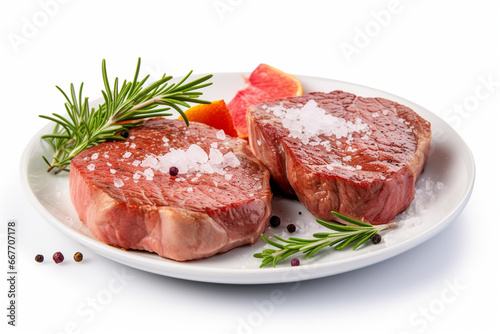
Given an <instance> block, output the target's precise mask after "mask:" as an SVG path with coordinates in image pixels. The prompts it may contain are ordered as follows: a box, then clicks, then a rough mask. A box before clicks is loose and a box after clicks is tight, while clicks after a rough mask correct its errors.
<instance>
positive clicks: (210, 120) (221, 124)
mask: <svg viewBox="0 0 500 334" xmlns="http://www.w3.org/2000/svg"><path fill="white" fill-rule="evenodd" d="M184 114H186V117H187V119H188V120H189V121H190V122H191V121H192V122H199V123H203V124H206V125H209V126H211V127H213V128H216V129H219V130H224V133H225V134H226V135H228V136H232V137H237V136H238V133H237V132H236V129H235V128H234V126H233V120H232V118H231V114H230V113H229V110H228V108H227V106H226V103H225V102H224V100H219V101H214V102H212V103H210V104H198V105H196V106H194V107H191V108H189V109H188V110H186V111H185V112H184ZM179 119H182V117H179Z"/></svg>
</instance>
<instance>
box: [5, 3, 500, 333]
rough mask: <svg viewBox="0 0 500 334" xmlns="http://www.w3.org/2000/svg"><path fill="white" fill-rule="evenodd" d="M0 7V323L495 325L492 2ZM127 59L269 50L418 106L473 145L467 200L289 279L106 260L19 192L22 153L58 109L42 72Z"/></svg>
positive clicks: (453, 328) (222, 60) (311, 327)
mask: <svg viewBox="0 0 500 334" xmlns="http://www.w3.org/2000/svg"><path fill="white" fill-rule="evenodd" d="M0 6H1V7H0V25H1V33H0V37H1V39H0V45H1V46H0V50H1V51H0V55H1V56H0V57H1V58H0V59H1V63H0V69H1V71H0V73H1V74H0V75H1V83H0V97H1V104H0V109H1V115H2V116H1V122H2V125H3V127H2V131H1V133H0V136H1V141H0V143H1V145H2V156H3V158H2V160H1V167H0V168H1V172H2V173H1V179H2V183H1V190H0V191H1V195H2V197H1V200H0V203H1V223H2V228H1V231H0V236H1V247H0V268H4V269H2V270H4V272H5V276H6V272H7V254H6V253H7V252H6V248H7V247H6V230H7V229H6V223H7V221H8V219H16V220H17V222H18V226H19V227H18V239H19V241H18V245H17V246H18V259H17V261H18V268H19V277H18V278H19V281H18V286H17V289H18V291H17V292H18V297H17V302H18V309H17V315H18V318H17V327H16V328H12V327H11V326H8V325H7V320H8V319H7V317H6V314H7V310H6V305H7V302H8V300H7V290H8V287H7V282H6V279H3V278H2V279H1V282H2V283H0V296H1V297H0V306H1V307H0V308H1V309H2V311H1V312H0V319H2V320H1V321H0V322H1V324H0V328H1V329H0V331H1V332H2V333H5V332H6V331H7V332H8V333H114V332H116V333H149V332H150V333H167V332H168V333H180V332H186V333H271V332H274V333H278V332H279V333H285V332H287V333H299V332H307V333H315V332H316V333H317V332H320V331H321V332H326V333H363V332H366V333H389V334H391V333H394V334H401V333H472V332H475V333H498V332H500V324H499V322H498V315H499V314H500V313H499V312H500V305H499V300H500V288H499V285H498V282H500V274H499V269H500V268H499V256H498V255H499V251H498V249H499V248H498V245H497V243H498V235H499V233H500V228H499V224H498V214H497V208H498V206H499V201H498V200H499V198H498V191H497V189H498V187H499V186H500V184H499V181H498V178H497V177H496V175H497V174H498V173H497V170H496V169H497V168H498V167H497V166H498V163H499V159H498V151H499V148H498V144H499V140H498V137H497V134H498V124H499V121H500V119H499V110H498V106H499V105H500V103H499V102H500V67H499V61H500V47H499V46H500V45H499V42H500V38H499V37H500V2H496V1H451V0H450V1H430V0H421V1H416V0H415V1H410V0H401V1H392V2H391V1H388V0H377V1H368V0H364V1H307V2H305V1H290V0H289V1H258V0H253V1H245V0H206V1H201V0H200V1H141V2H139V1H115V2H111V1H109V2H104V1H95V0H89V1H75V0H73V1H68V0H65V1H62V0H61V1H56V0H45V1H44V0H41V1H34V0H26V1H2V3H1V5H0ZM388 13H389V14H388ZM349 47H350V50H351V53H350V54H349V53H346V51H345V50H346V49H347V48H349ZM354 48H356V49H354ZM343 50H344V51H343ZM139 56H140V57H142V60H143V70H144V72H143V74H145V73H146V72H149V73H151V74H153V75H155V74H156V75H158V74H159V73H163V72H166V73H167V74H170V75H174V76H175V75H183V74H185V73H186V72H187V71H189V70H191V69H193V70H194V71H195V72H198V73H214V72H228V71H238V72H239V71H245V72H246V71H251V70H253V69H254V68H255V67H256V66H257V65H258V64H259V63H261V62H264V63H268V64H271V65H273V66H275V67H277V68H279V69H282V70H284V71H287V72H290V73H295V74H304V75H312V76H320V77H327V78H332V79H338V80H343V81H348V82H353V83H357V84H362V85H366V86H371V87H374V88H377V89H381V90H385V91H388V92H391V93H393V94H396V95H399V96H401V97H404V98H406V99H408V100H411V101H413V102H415V103H418V104H420V105H422V106H424V107H425V108H427V109H429V110H431V111H433V112H434V113H436V114H438V115H440V116H441V117H442V118H443V119H444V120H446V121H447V122H449V123H450V124H451V125H452V126H453V127H454V128H455V129H456V130H457V131H458V132H459V133H460V135H461V136H462V137H463V138H464V140H465V141H466V142H467V144H468V145H469V147H470V148H471V150H472V152H473V153H474V157H475V161H476V167H477V174H476V185H475V189H474V192H473V194H472V197H471V199H470V202H469V205H468V206H467V207H466V208H465V210H464V211H463V213H462V214H461V215H460V216H459V217H458V219H456V220H455V221H454V222H453V223H452V224H451V225H450V226H449V227H448V228H446V229H445V230H444V231H443V232H442V233H440V234H439V235H437V236H436V237H434V238H433V239H431V240H429V241H427V242H426V243H424V244H422V245H420V246H419V247H417V248H414V249H412V250H410V251H408V252H406V253H404V254H402V255H399V256H397V257H395V258H392V259H390V260H387V261H385V262H382V263H379V264H376V265H373V266H370V267H367V268H364V269H359V270H356V271H352V272H348V273H344V274H341V275H336V276H333V277H327V278H322V279H316V280H311V281H304V282H301V283H300V284H296V283H290V284H281V285H261V286H258V285H257V286H238V285H219V284H208V283H198V282H190V281H183V280H179V279H174V278H169V277H163V276H158V275H154V274H149V273H146V272H141V271H138V270H135V269H132V268H127V267H124V266H122V265H119V264H117V263H114V262H112V261H109V260H107V259H105V258H103V257H101V256H99V255H97V254H95V253H93V252H92V251H90V250H88V249H85V248H84V247H82V246H81V245H79V244H78V243H76V242H74V241H72V240H71V239H69V238H68V237H66V236H65V235H63V234H61V233H60V232H59V231H58V230H56V229H55V228H53V227H52V226H51V225H50V224H49V223H47V222H46V221H44V220H43V219H42V218H41V217H40V215H39V214H37V212H35V210H34V209H33V208H32V207H31V206H30V204H29V202H28V200H27V198H26V196H25V194H24V193H23V191H22V189H21V184H20V181H19V171H18V170H19V161H20V157H21V153H22V150H23V149H24V147H25V146H26V144H27V143H28V141H29V140H30V138H31V137H32V136H33V135H34V134H35V133H36V132H37V131H38V130H39V129H40V128H42V127H43V126H44V125H45V124H46V122H45V121H44V120H42V119H40V118H38V117H37V115H39V114H49V113H52V112H64V111H63V104H62V103H63V100H62V97H61V95H60V93H59V92H58V91H57V90H56V89H55V85H60V86H61V87H64V88H67V87H68V86H69V84H70V83H71V82H74V83H76V84H79V83H80V82H81V81H84V82H85V92H86V94H87V95H89V96H90V97H91V98H95V97H97V96H99V94H100V93H99V92H100V89H101V77H100V62H101V60H102V59H103V58H106V60H107V62H108V70H109V71H110V73H111V76H112V77H115V76H119V77H121V78H129V77H130V76H131V75H132V72H133V70H134V68H135V63H136V60H137V57H139ZM485 81H486V82H487V81H489V82H490V84H489V85H485V84H484V82H485ZM478 92H481V93H483V94H480V95H478ZM56 250H60V251H62V252H63V253H64V254H66V256H67V257H71V255H72V254H73V253H74V252H76V251H81V252H82V253H83V254H84V256H85V261H84V262H82V263H80V264H75V263H74V262H73V263H72V261H67V262H65V263H64V264H63V265H60V266H56V265H55V264H54V263H52V262H51V260H50V257H51V254H52V253H53V252H54V251H56ZM37 253H42V254H45V256H46V262H45V263H44V264H37V263H36V262H35V261H34V259H33V258H34V256H35V254H37ZM116 275H118V276H120V275H121V278H122V281H117V280H116V279H115V277H116ZM0 276H1V275H0ZM2 277H4V276H2ZM113 284H114V285H113ZM452 285H453V286H454V288H450V286H452ZM110 291H111V293H110ZM276 294H281V295H280V296H281V297H280V298H279V300H276V298H274V299H273V297H274V296H275V295H276ZM104 297H106V299H103V298H104ZM270 303H273V304H270Z"/></svg>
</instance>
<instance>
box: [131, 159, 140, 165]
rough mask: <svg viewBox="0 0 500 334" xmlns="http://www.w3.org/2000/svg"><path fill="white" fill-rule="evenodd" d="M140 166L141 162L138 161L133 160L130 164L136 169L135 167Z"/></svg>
mask: <svg viewBox="0 0 500 334" xmlns="http://www.w3.org/2000/svg"><path fill="white" fill-rule="evenodd" d="M140 164H141V161H140V160H134V162H132V165H133V166H134V167H137V166H139V165H140Z"/></svg>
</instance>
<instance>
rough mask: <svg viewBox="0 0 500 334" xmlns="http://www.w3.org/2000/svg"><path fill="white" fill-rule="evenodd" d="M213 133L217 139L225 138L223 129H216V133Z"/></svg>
mask: <svg viewBox="0 0 500 334" xmlns="http://www.w3.org/2000/svg"><path fill="white" fill-rule="evenodd" d="M215 135H216V136H217V139H219V140H224V139H226V133H225V132H224V130H219V131H217V133H216V134H215Z"/></svg>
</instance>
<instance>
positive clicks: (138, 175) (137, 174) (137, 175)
mask: <svg viewBox="0 0 500 334" xmlns="http://www.w3.org/2000/svg"><path fill="white" fill-rule="evenodd" d="M132 178H133V179H134V180H139V179H140V178H141V174H140V173H139V172H135V174H134V176H132Z"/></svg>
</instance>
